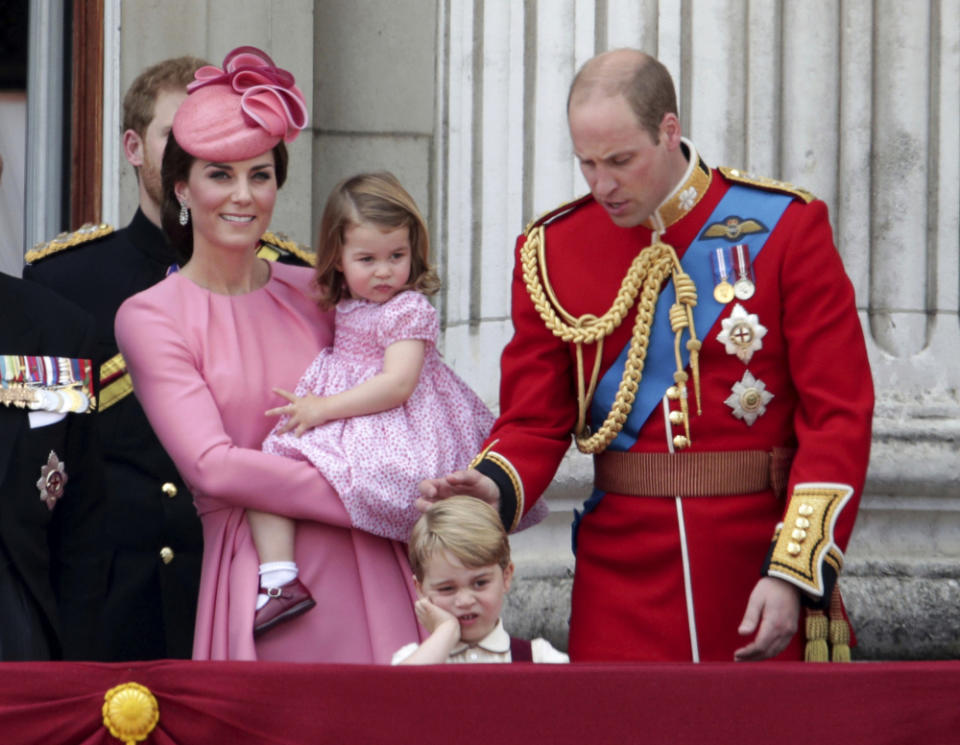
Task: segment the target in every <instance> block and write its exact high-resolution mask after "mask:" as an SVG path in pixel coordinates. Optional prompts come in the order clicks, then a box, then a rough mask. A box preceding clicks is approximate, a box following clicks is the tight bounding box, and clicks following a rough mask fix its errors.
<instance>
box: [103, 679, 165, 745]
mask: <svg viewBox="0 0 960 745" xmlns="http://www.w3.org/2000/svg"><path fill="white" fill-rule="evenodd" d="M103 698H104V702H103V726H104V727H106V728H107V729H108V730H109V731H110V734H111V735H113V736H114V737H116V738H117V739H118V740H122V741H123V742H124V743H125V745H136V743H138V742H142V741H143V740H146V739H147V736H148V735H149V734H150V733H151V732H153V728H154V727H156V726H157V722H158V721H160V708H159V707H158V706H157V699H155V698H154V697H153V694H152V693H150V689H149V688H147V687H146V686H142V685H140V684H139V683H123V684H121V685H118V686H115V687H114V688H111V689H110V690H109V691H107V693H106V695H104V697H103Z"/></svg>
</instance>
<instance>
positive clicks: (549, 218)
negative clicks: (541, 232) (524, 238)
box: [523, 194, 593, 235]
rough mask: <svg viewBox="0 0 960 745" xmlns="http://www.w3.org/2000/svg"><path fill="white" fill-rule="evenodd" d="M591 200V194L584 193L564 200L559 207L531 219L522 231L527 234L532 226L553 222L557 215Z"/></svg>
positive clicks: (564, 213)
mask: <svg viewBox="0 0 960 745" xmlns="http://www.w3.org/2000/svg"><path fill="white" fill-rule="evenodd" d="M592 201H593V195H592V194H584V195H583V196H582V197H577V198H576V199H574V200H572V201H570V202H564V203H563V204H561V205H560V206H559V207H555V208H554V209H552V210H550V211H549V212H545V213H544V214H542V215H540V217H538V218H537V219H536V220H531V221H530V223H529V224H528V225H527V227H526V228H525V229H524V231H523V232H524V233H526V234H527V235H529V234H530V231H531V230H533V229H534V228H537V227H539V226H541V225H546V224H547V223H549V222H553V221H554V220H556V219H557V218H558V217H562V216H563V215H566V214H567V213H569V212H573V211H574V210H575V209H578V208H579V207H582V206H583V205H585V204H587V203H588V202H592Z"/></svg>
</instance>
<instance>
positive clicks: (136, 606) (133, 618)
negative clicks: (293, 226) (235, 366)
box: [24, 209, 310, 661]
mask: <svg viewBox="0 0 960 745" xmlns="http://www.w3.org/2000/svg"><path fill="white" fill-rule="evenodd" d="M79 232H82V231H79ZM264 239H265V240H267V239H270V240H272V241H273V242H271V243H269V244H266V243H264V242H261V250H260V254H259V255H260V256H263V257H264V258H268V259H271V260H277V261H281V262H284V263H296V264H307V263H309V259H310V256H309V254H308V253H305V251H304V249H303V247H300V246H297V245H296V244H294V243H293V242H291V241H287V240H285V239H284V238H283V236H273V235H272V234H267V235H266V236H264ZM41 253H43V252H41ZM27 259H28V261H30V260H31V255H30V254H29V253H28V254H27ZM175 261H176V257H175V255H174V251H173V249H172V248H171V247H170V246H169V245H168V244H167V241H166V238H165V236H164V234H163V231H162V230H160V228H158V227H157V226H156V225H154V224H153V223H151V222H150V221H149V220H148V219H147V218H146V216H145V215H144V214H143V212H142V211H140V210H139V209H138V210H137V213H136V214H135V215H134V217H133V220H132V221H131V222H130V224H129V225H128V226H127V227H126V228H123V229H121V230H117V231H115V232H111V233H109V234H107V235H105V236H103V237H100V238H96V239H95V240H91V241H87V242H84V243H82V245H76V246H73V247H71V248H67V249H64V250H59V251H57V252H55V253H53V254H51V255H49V256H46V257H43V258H39V259H33V263H31V264H29V265H28V266H27V267H26V268H25V269H24V277H25V278H26V279H29V280H32V281H34V282H39V283H40V284H43V285H46V286H48V287H50V288H52V289H54V290H56V291H57V292H58V293H60V294H61V295H63V296H64V297H66V298H68V299H70V300H72V301H74V302H75V303H77V304H78V305H80V306H81V307H83V308H85V309H86V310H87V311H88V312H90V313H91V314H92V315H93V316H94V319H95V321H96V325H97V348H98V351H97V360H96V363H97V365H98V366H100V365H103V367H101V377H100V379H101V386H102V390H101V396H100V402H101V406H100V412H99V414H98V415H97V416H98V419H99V429H100V435H101V440H102V442H103V450H104V457H105V459H106V475H107V495H108V502H109V505H110V509H109V515H108V517H107V521H106V524H105V527H106V535H107V542H108V544H109V546H110V547H111V549H112V560H111V568H110V575H109V583H108V587H107V599H106V604H105V608H104V617H103V622H102V629H103V635H104V648H105V650H106V655H107V659H108V660H115V661H122V660H144V659H160V658H189V657H190V656H191V653H192V648H193V627H194V622H195V616H196V608H197V593H198V590H199V584H200V564H201V558H202V553H203V536H202V532H201V528H200V519H199V517H198V516H197V513H196V510H195V508H194V506H193V496H192V495H191V494H190V492H189V490H188V489H187V487H186V485H185V484H184V482H183V479H181V478H180V475H179V473H178V472H177V469H176V467H175V466H174V465H173V461H171V460H170V457H169V456H168V455H167V454H166V451H164V449H163V447H162V446H161V445H160V441H159V440H158V439H157V437H156V435H155V434H154V433H153V430H152V429H151V427H150V424H149V422H148V421H147V417H146V415H145V414H144V412H143V409H142V408H141V407H140V404H139V402H138V401H137V399H136V396H135V395H133V392H132V391H133V388H132V383H131V382H130V376H129V374H128V373H127V372H126V363H125V362H123V360H122V358H121V357H119V349H118V348H117V341H116V338H115V336H114V331H113V321H114V316H115V315H116V313H117V310H118V309H119V307H120V305H121V303H123V301H124V300H126V299H127V298H128V297H130V296H131V295H135V294H136V293H138V292H141V291H142V290H145V289H147V288H148V287H151V286H152V285H154V284H156V283H157V282H159V281H160V280H162V279H163V278H164V277H165V276H166V275H167V272H168V270H169V268H170V267H171V265H173V264H174V262H175Z"/></svg>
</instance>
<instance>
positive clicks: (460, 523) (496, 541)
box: [408, 497, 510, 582]
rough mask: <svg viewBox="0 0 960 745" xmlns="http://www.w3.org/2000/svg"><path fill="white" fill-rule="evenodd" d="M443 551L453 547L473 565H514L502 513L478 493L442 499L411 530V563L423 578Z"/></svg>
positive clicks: (467, 562)
mask: <svg viewBox="0 0 960 745" xmlns="http://www.w3.org/2000/svg"><path fill="white" fill-rule="evenodd" d="M439 551H449V552H450V553H451V554H452V555H453V556H455V557H456V558H457V559H459V560H460V562H461V563H462V564H463V565H464V566H465V567H469V568H471V569H479V568H480V567H487V566H492V565H493V564H497V565H499V567H500V568H501V569H506V568H507V567H508V566H509V565H510V540H509V539H508V538H507V531H505V530H504V529H503V523H502V522H500V515H498V514H497V511H496V510H495V509H493V507H491V506H490V505H489V504H487V503H486V502H483V501H481V500H479V499H476V498H475V497H450V498H449V499H442V500H440V501H439V502H437V503H436V504H435V505H433V506H432V507H431V508H430V509H429V510H427V511H426V512H424V513H423V514H422V515H421V516H420V518H419V519H418V520H417V522H416V524H415V525H414V526H413V530H412V531H411V532H410V542H409V546H408V553H409V556H410V567H411V569H413V574H414V576H415V577H416V578H417V580H418V581H419V582H422V581H423V576H424V573H425V572H426V563H427V561H429V559H430V558H431V557H432V556H434V555H435V554H436V553H437V552H439Z"/></svg>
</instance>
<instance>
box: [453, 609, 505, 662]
mask: <svg viewBox="0 0 960 745" xmlns="http://www.w3.org/2000/svg"><path fill="white" fill-rule="evenodd" d="M474 646H475V647H480V648H481V649H484V650H486V651H487V652H494V653H496V654H503V653H504V652H509V651H510V635H509V634H508V633H507V632H506V629H504V628H503V619H502V618H500V619H497V625H496V626H494V627H493V631H491V632H490V633H489V634H487V635H486V636H485V637H483V639H481V640H480V641H479V642H477V643H476V644H475V645H474ZM469 647H470V645H469V644H467V643H466V642H463V641H461V642H460V643H458V644H457V646H455V647H454V648H453V649H451V650H450V654H449V655H448V657H455V656H456V655H458V654H462V653H463V652H464V650H466V649H467V648H469Z"/></svg>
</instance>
